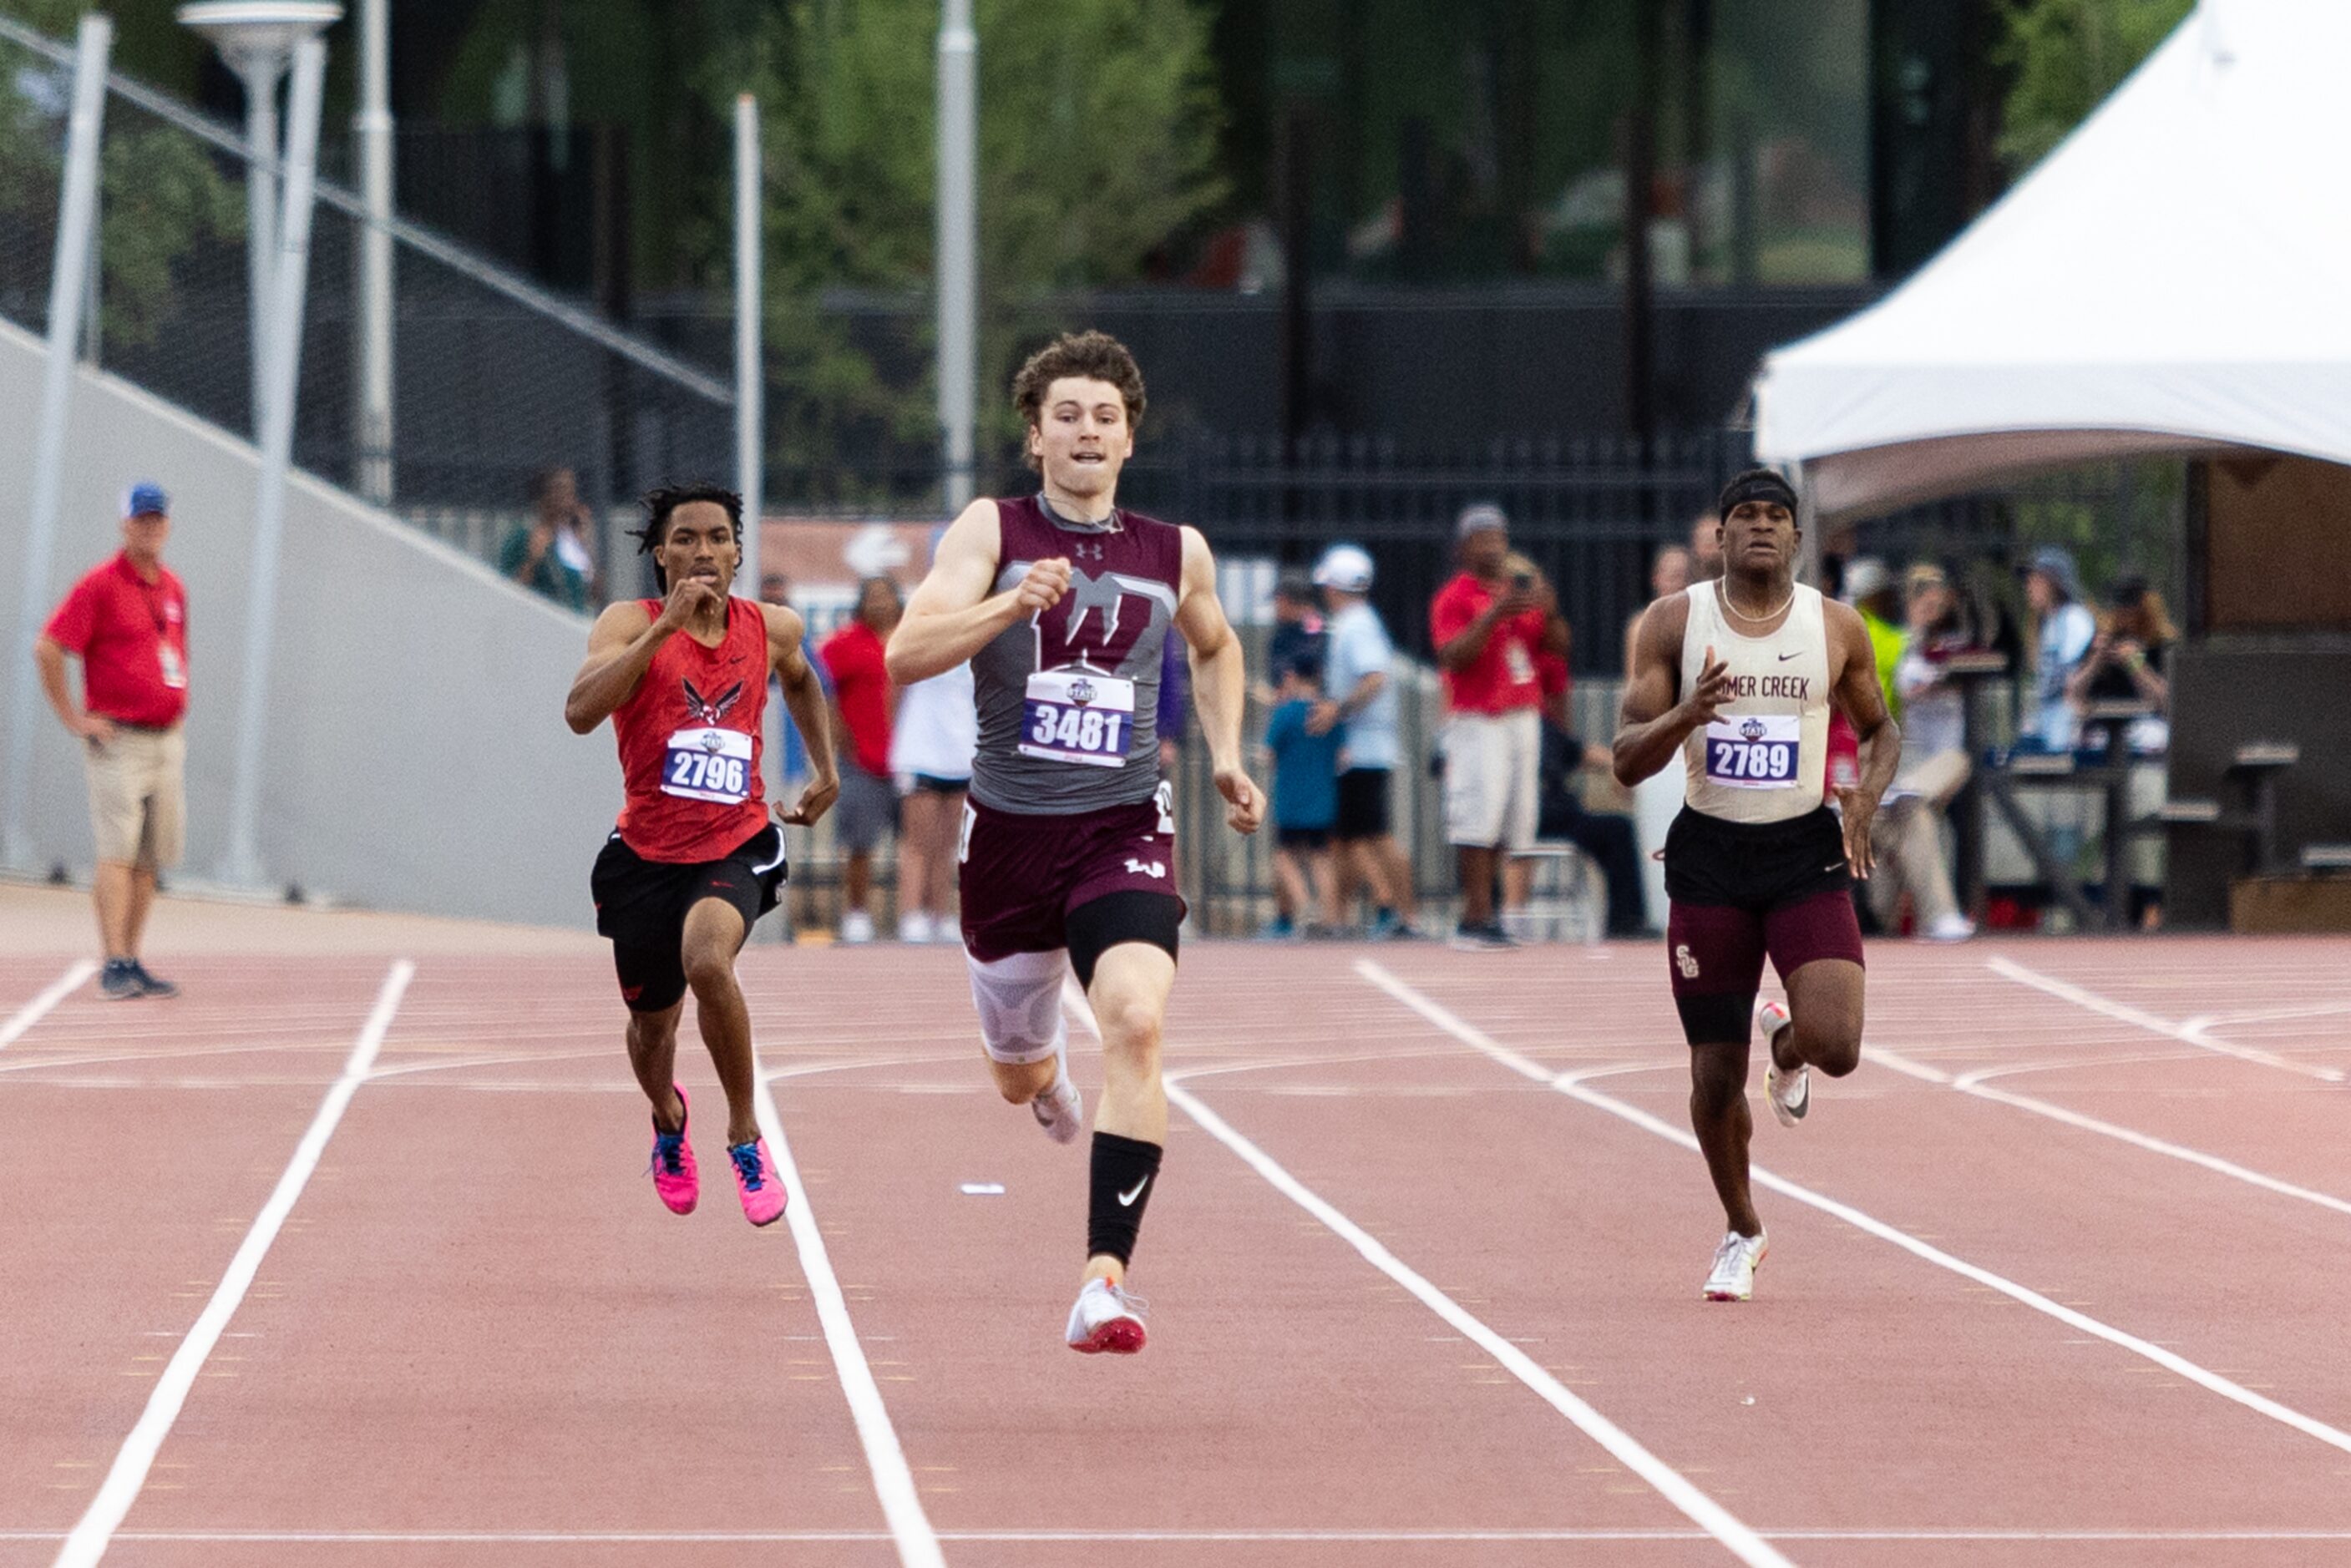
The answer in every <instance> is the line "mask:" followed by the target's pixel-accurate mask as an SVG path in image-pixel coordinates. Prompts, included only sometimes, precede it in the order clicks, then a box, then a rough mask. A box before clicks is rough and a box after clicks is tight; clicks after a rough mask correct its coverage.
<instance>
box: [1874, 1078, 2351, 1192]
mask: <svg viewBox="0 0 2351 1568" xmlns="http://www.w3.org/2000/svg"><path fill="white" fill-rule="evenodd" d="M1867 1053H1868V1057H1869V1059H1870V1060H1871V1061H1873V1062H1876V1063H1878V1064H1881V1065H1884V1066H1887V1067H1891V1068H1893V1069H1894V1070H1895V1071H1896V1072H1897V1073H1903V1074H1907V1075H1909V1076H1911V1077H1913V1078H1917V1079H1919V1080H1921V1081H1922V1082H1925V1083H1929V1084H1939V1085H1942V1086H1943V1087H1945V1088H1947V1089H1956V1090H1958V1091H1959V1093H1960V1094H1963V1095H1971V1096H1974V1097H1975V1098H1977V1099H1979V1100H1990V1101H1991V1102H1992V1103H1993V1104H1994V1105H2000V1106H2011V1107H2013V1108H2014V1109H2017V1110H2020V1111H2029V1112H2031V1113H2032V1115H2034V1116H2046V1117H2048V1118H2049V1119H2050V1120H2051V1121H2053V1122H2063V1123H2064V1125H2065V1126H2067V1127H2078V1128H2080V1129H2081V1130H2082V1131H2084V1132H2093V1133H2096V1134H2097V1135H2098V1136H2099V1137H2110V1138H2114V1139H2115V1140H2116V1141H2117V1142H2120V1143H2126V1144H2129V1145H2130V1146H2131V1147H2134V1148H2143V1149H2146V1150H2147V1152H2148V1153H2150V1154H2159V1155H2163V1156H2165V1157H2166V1158H2170V1159H2178V1160H2184V1161H2186V1162H2187V1163H2188V1164H2189V1165H2194V1166H2200V1167H2202V1168H2204V1169H2206V1170H2209V1171H2211V1172H2213V1173H2214V1174H2215V1175H2219V1176H2225V1177H2228V1178H2230V1179H2231V1180H2235V1181H2242V1182H2245V1183H2247V1184H2249V1185H2251V1186H2253V1187H2258V1188H2260V1189H2262V1190H2263V1191H2266V1192H2274V1193H2277V1194H2278V1195H2279V1196H2280V1197H2283V1198H2294V1199H2300V1200H2301V1201H2303V1202H2304V1203H2315V1204H2317V1205H2318V1206H2319V1207H2320V1208H2321V1209H2332V1210H2335V1212H2336V1213H2338V1214H2351V1202H2346V1201H2345V1200H2344V1199H2340V1198H2336V1197H2335V1196H2333V1195H2332V1194H2329V1193H2325V1192H2320V1191H2317V1190H2315V1189H2312V1188H2308V1187H2297V1186H2295V1185H2294V1183H2293V1182H2291V1181H2281V1180H2279V1179H2277V1178H2276V1177H2274V1176H2264V1175H2262V1173H2261V1172H2260V1171H2258V1170H2252V1169H2249V1168H2246V1167H2244V1166H2241V1165H2239V1164H2237V1163H2236V1162H2235V1161H2234V1160H2229V1159H2222V1158H2220V1156H2219V1155H2215V1154H2206V1153H2205V1152H2204V1151H2203V1150H2201V1149H2195V1148H2189V1147H2187V1146H2186V1145H2185V1144H2177V1143H2172V1142H2169V1141H2168V1140H2167V1139H2164V1138H2159V1137H2151V1136H2149V1135H2148V1134H2147V1133H2143V1132H2136V1131H2133V1130H2132V1129H2131V1128H2129V1127H2118V1126H2116V1124H2115V1123H2113V1122H2109V1121H2101V1120H2100V1119H2098V1118H2097V1117H2096V1116H2084V1115H2083V1114H2082V1113H2081V1112H2079V1111H2075V1110H2069V1109H2067V1108H2066V1107H2065V1106H2060V1105H2055V1104H2053V1103H2052V1102H2050V1101H2048V1100H2042V1099H2035V1098H2034V1097H2033V1096H2031V1095H2019V1094H2012V1093H2011V1092H2010V1091H2008V1090H2006V1089H1994V1088H1990V1087H1987V1086H1986V1085H1985V1082H1984V1081H1985V1080H1986V1079H1988V1078H1992V1077H1997V1076H2002V1075H2006V1074H2010V1073H2030V1072H2036V1071H2040V1070H2041V1069H2040V1068H2038V1067H1994V1068H1991V1069H1989V1070H1987V1071H1984V1072H1978V1073H1967V1074H1962V1075H1960V1076H1959V1077H1957V1078H1954V1077H1952V1076H1950V1075H1949V1074H1947V1073H1944V1072H1941V1071H1939V1070H1938V1069H1937V1068H1933V1067H1929V1066H1928V1065H1927V1064H1925V1063H1923V1062H1913V1061H1911V1060H1910V1059H1909V1058H1908V1057H1907V1056H1904V1055H1901V1054H1898V1053H1896V1052H1893V1051H1888V1050H1886V1048H1885V1047H1884V1046H1882V1045H1870V1046H1868V1047H1867ZM2072 1065H2075V1066H2087V1065H2095V1064H2090V1063H2074V1064H2072Z"/></svg>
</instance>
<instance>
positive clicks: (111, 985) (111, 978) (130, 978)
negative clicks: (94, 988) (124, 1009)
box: [98, 959, 147, 1002]
mask: <svg viewBox="0 0 2351 1568" xmlns="http://www.w3.org/2000/svg"><path fill="white" fill-rule="evenodd" d="M98 994H99V995H100V996H102V997H104V998H106V1000H107V1001H109V1002H129V1001H131V1000H132V999H133V998H135V997H141V996H144V995H146V994H147V990H146V987H144V986H142V985H141V984H140V983H139V966H138V965H137V964H136V963H133V962H132V961H131V960H129V959H109V960H107V961H106V967H105V968H104V969H102V970H99V971H98Z"/></svg>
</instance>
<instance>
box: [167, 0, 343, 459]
mask: <svg viewBox="0 0 2351 1568" xmlns="http://www.w3.org/2000/svg"><path fill="white" fill-rule="evenodd" d="M173 15H174V16H177V17H178V18H179V20H180V25H181V26H183V27H186V28H188V29H189V30H190V31H192V32H194V33H196V34H198V35H199V36H202V37H203V38H204V39H205V41H207V42H208V43H210V44H211V45H212V46H213V47H214V48H216V49H218V50H219V51H220V55H221V58H222V59H223V60H224V61H225V62H226V63H227V65H228V68H229V69H231V70H233V71H235V73H236V74H237V77H238V78H239V79H241V80H242V81H243V82H244V83H245V140H246V147H247V148H249V149H250V150H251V151H252V155H253V161H252V162H251V163H249V164H248V165H246V172H245V212H246V224H245V255H246V274H247V276H246V286H247V291H248V294H249V296H250V299H251V304H250V306H249V312H250V317H251V333H252V356H253V358H252V365H251V369H252V387H253V439H254V441H256V443H257V442H258V441H260V440H261V431H262V428H263V427H264V426H265V425H266V424H267V423H268V422H269V412H268V410H267V408H266V406H265V405H264V404H263V402H262V395H263V383H264V381H265V379H266V370H265V369H264V367H266V365H267V364H268V362H269V337H268V333H269V299H270V296H271V294H272V293H273V290H272V289H271V287H270V284H269V269H270V267H271V266H272V265H275V263H276V259H277V233H276V230H277V174H276V172H275V166H276V164H277V82H278V78H281V77H283V76H284V75H285V74H286V62H287V59H289V58H290V57H292V55H293V52H294V46H295V45H296V44H298V43H299V42H300V41H301V40H303V39H304V38H308V37H314V36H317V35H318V34H319V31H320V30H322V29H323V28H326V27H328V26H331V25H332V24H334V23H335V22H337V21H339V20H340V19H341V16H342V15H343V8H342V6H340V5H337V4H335V3H334V0H194V3H193V4H191V5H183V6H181V7H180V8H179V9H178V10H177V11H176V12H174V13H173Z"/></svg>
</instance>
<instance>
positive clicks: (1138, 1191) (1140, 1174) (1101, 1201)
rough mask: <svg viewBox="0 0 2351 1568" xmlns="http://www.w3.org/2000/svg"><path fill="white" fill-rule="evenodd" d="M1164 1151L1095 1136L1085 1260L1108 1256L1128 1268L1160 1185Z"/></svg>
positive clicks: (1109, 1136) (1115, 1137) (1128, 1139)
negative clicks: (1137, 1234) (1153, 1193)
mask: <svg viewBox="0 0 2351 1568" xmlns="http://www.w3.org/2000/svg"><path fill="white" fill-rule="evenodd" d="M1161 1152H1162V1151H1161V1149H1160V1147H1159V1146H1158V1145H1157V1144H1155V1143H1144V1142H1143V1141H1142V1140H1141V1139H1139V1138H1131V1137H1119V1136H1118V1134H1116V1133H1106V1132H1098V1133H1096V1134H1094V1151H1093V1189H1092V1197H1091V1198H1090V1199H1088V1200H1087V1203H1086V1256H1087V1257H1089V1258H1093V1257H1100V1256H1102V1255H1104V1254H1107V1255H1109V1256H1110V1257H1113V1258H1116V1259H1117V1260H1118V1261H1119V1262H1120V1263H1121V1264H1122V1265H1123V1264H1124V1263H1125V1262H1127V1261H1128V1260H1129V1259H1131V1258H1133V1257H1134V1233H1135V1231H1138V1230H1140V1229H1142V1226H1143V1210H1144V1208H1146V1207H1147V1206H1148V1205H1149V1204H1150V1202H1151V1189H1152V1188H1154V1187H1155V1186H1157V1185H1158V1178H1159V1156H1160V1154H1161Z"/></svg>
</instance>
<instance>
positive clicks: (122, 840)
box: [84, 724, 187, 869]
mask: <svg viewBox="0 0 2351 1568" xmlns="http://www.w3.org/2000/svg"><path fill="white" fill-rule="evenodd" d="M84 750H85V753H86V755H85V757H84V763H85V765H86V767H87V769H88V772H89V825H90V830H91V835H92V836H94V837H95V838H96V839H97V840H98V857H99V859H100V860H113V861H123V862H128V863H130V864H131V865H134V866H141V867H148V868H149V869H161V868H162V867H169V866H177V865H178V864H179V863H180V851H181V848H182V846H183V840H184V838H185V815H186V803H185V798H184V797H185V791H184V789H183V786H182V781H181V774H182V771H183V764H184V763H185V761H186V758H187V742H186V739H185V737H184V736H183V735H182V733H181V732H180V727H179V726H178V725H177V724H174V725H172V727H171V728H170V729H168V730H134V729H131V728H130V727H129V726H128V725H117V726H116V727H115V731H114V739H112V740H110V741H109V742H106V743H105V744H103V745H100V744H99V742H95V741H91V742H86V743H85V746H84Z"/></svg>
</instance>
